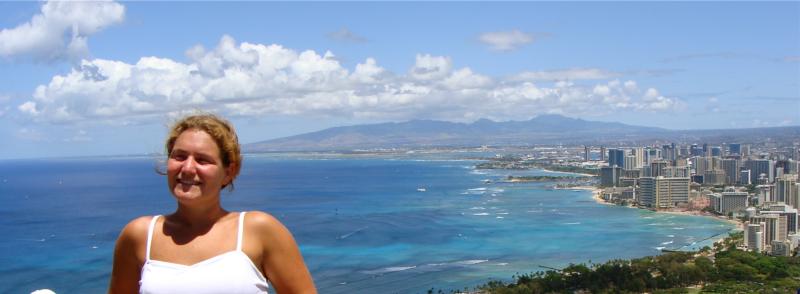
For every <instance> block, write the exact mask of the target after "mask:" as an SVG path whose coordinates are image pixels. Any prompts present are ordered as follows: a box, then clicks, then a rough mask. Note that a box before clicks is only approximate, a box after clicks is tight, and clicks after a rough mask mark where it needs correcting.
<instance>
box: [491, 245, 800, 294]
mask: <svg viewBox="0 0 800 294" xmlns="http://www.w3.org/2000/svg"><path fill="white" fill-rule="evenodd" d="M741 242H742V234H741V233H734V234H732V235H731V236H730V237H728V238H726V239H725V240H724V241H723V242H722V243H721V244H719V243H718V244H716V245H715V248H714V249H713V250H712V249H711V248H708V247H706V248H703V249H702V250H700V251H699V252H670V253H666V254H663V255H659V256H648V257H642V258H636V259H632V260H611V261H608V262H605V263H602V264H592V265H591V266H587V265H585V264H577V265H576V264H571V265H569V266H567V267H566V268H564V269H562V270H560V271H546V272H536V273H532V274H524V275H520V276H517V277H515V280H516V281H515V282H513V283H509V284H506V283H504V282H500V281H492V282H489V283H487V284H485V285H483V286H481V287H479V289H480V290H481V291H483V292H486V293H503V294H505V293H509V294H510V293H573V292H576V291H577V292H581V291H588V292H591V293H642V292H653V293H688V292H689V288H694V289H693V292H698V291H699V293H795V292H796V291H797V290H798V289H800V257H780V256H766V255H762V254H759V253H754V252H747V251H742V250H739V249H737V248H736V245H737V244H740V243H741Z"/></svg>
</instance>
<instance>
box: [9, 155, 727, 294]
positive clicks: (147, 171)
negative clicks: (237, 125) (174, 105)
mask: <svg viewBox="0 0 800 294" xmlns="http://www.w3.org/2000/svg"><path fill="white" fill-rule="evenodd" d="M468 156H469V154H449V153H448V154H412V155H407V156H402V157H399V156H355V155H352V156H339V155H316V156H310V155H269V156H248V157H247V158H246V161H245V164H244V168H243V170H242V175H241V176H240V178H239V179H238V180H237V182H236V190H235V191H234V192H233V193H230V194H225V195H224V196H223V205H224V206H225V207H226V208H228V209H230V210H263V211H267V212H270V213H272V214H273V215H275V216H276V217H278V218H279V219H281V221H283V222H284V223H285V224H286V225H287V227H289V229H290V230H291V231H292V232H293V233H294V235H295V238H296V239H297V241H298V243H299V244H300V246H301V251H302V253H303V256H304V257H305V259H306V263H307V264H308V266H309V269H310V271H311V273H312V275H313V277H314V279H315V282H316V284H317V286H318V288H319V289H320V292H321V293H350V292H361V293H364V292H372V293H420V292H425V291H427V290H428V289H430V288H436V289H445V290H447V289H463V288H465V287H467V288H472V287H474V286H476V285H479V284H482V283H484V282H486V281H488V279H505V280H508V279H510V278H511V276H512V275H514V274H515V273H526V272H530V271H537V270H541V269H542V268H541V266H547V267H563V266H565V265H567V264H569V263H578V262H587V261H589V260H591V261H592V262H602V261H605V260H609V259H614V258H631V257H639V256H645V255H653V254H658V253H659V250H658V249H659V248H662V247H666V248H676V247H680V246H683V245H689V244H693V243H695V242H698V241H699V240H702V239H705V238H707V237H709V236H712V235H715V234H719V233H723V232H727V231H728V230H730V229H731V228H732V226H731V225H730V224H727V223H724V222H720V221H718V220H715V219H711V218H705V217H690V216H679V215H669V214H660V213H653V212H650V211H643V210H638V209H631V208H624V207H617V206H609V205H602V204H597V203H595V202H594V201H593V200H592V199H591V195H590V193H589V192H588V191H580V190H552V189H550V186H552V183H504V182H502V181H499V180H501V179H503V178H505V177H506V176H508V175H511V174H513V175H563V174H551V173H547V172H542V171H505V170H474V169H473V168H472V166H473V165H474V163H475V162H474V161H470V160H459V159H458V158H465V157H468ZM154 166H155V161H154V160H153V159H149V158H116V159H71V160H25V161H2V162H0V200H2V201H3V203H4V205H3V206H2V207H0V214H1V215H2V216H3V217H2V218H0V231H2V232H4V236H5V238H6V239H5V241H4V242H2V243H0V292H2V293H29V292H31V291H33V290H35V289H40V288H50V289H53V290H55V291H56V292H58V293H98V292H104V291H105V288H106V286H107V281H108V275H109V272H110V265H111V256H112V250H113V245H114V240H115V238H116V235H117V234H118V232H119V230H120V228H122V226H123V225H124V224H125V223H127V221H129V220H130V219H132V218H134V217H136V216H139V215H148V214H165V213H169V212H170V211H171V210H173V209H174V207H175V204H174V202H173V200H172V199H171V196H170V195H169V193H168V191H167V188H166V185H165V179H164V178H163V177H162V176H159V175H157V174H156V173H155V172H154V171H153V170H154ZM486 180H488V181H489V182H490V183H486ZM423 189H424V191H420V190H423ZM709 242H710V241H705V242H699V243H696V244H694V245H693V246H690V247H695V248H697V247H701V246H704V245H708V244H709Z"/></svg>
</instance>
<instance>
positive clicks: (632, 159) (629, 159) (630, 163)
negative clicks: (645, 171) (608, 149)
mask: <svg viewBox="0 0 800 294" xmlns="http://www.w3.org/2000/svg"><path fill="white" fill-rule="evenodd" d="M624 168H625V169H626V170H633V169H636V155H628V156H625V166H624Z"/></svg>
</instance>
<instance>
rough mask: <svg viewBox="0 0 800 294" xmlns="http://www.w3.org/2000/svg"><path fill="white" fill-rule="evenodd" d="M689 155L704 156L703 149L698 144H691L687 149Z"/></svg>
mask: <svg viewBox="0 0 800 294" xmlns="http://www.w3.org/2000/svg"><path fill="white" fill-rule="evenodd" d="M689 155H691V156H705V153H704V152H703V149H702V148H701V147H700V146H698V145H697V144H692V147H691V149H690V150H689Z"/></svg>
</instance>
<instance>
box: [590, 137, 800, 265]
mask: <svg viewBox="0 0 800 294" xmlns="http://www.w3.org/2000/svg"><path fill="white" fill-rule="evenodd" d="M596 149H597V148H591V147H588V146H585V147H584V150H583V157H584V158H583V159H584V162H595V164H597V165H599V170H600V185H601V186H602V187H603V188H604V189H603V194H602V196H603V198H604V199H605V200H606V201H611V202H617V203H622V204H631V205H637V206H640V207H644V208H648V209H653V210H663V209H684V210H706V211H712V212H714V213H716V214H720V215H727V216H730V217H737V218H741V219H743V221H744V222H745V224H744V235H745V246H746V247H747V249H748V250H755V251H760V252H765V253H770V254H775V255H791V254H792V253H793V252H794V251H795V250H796V248H797V247H798V245H799V243H800V235H799V234H798V208H800V182H799V181H798V174H799V173H800V172H799V171H800V148H798V147H797V146H791V147H785V148H772V149H771V150H751V147H750V146H749V145H743V144H726V145H724V146H709V145H708V144H703V145H698V144H691V145H684V146H676V145H675V144H674V143H673V144H669V145H662V146H658V147H653V146H650V147H626V148H605V147H599V151H600V152H599V154H600V158H599V161H597V160H592V159H594V158H591V156H590V155H592V154H593V152H594V151H595V150H596ZM598 163H599V164H598Z"/></svg>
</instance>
